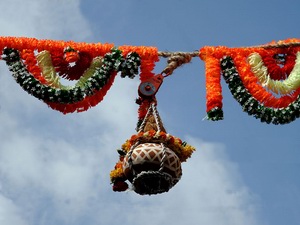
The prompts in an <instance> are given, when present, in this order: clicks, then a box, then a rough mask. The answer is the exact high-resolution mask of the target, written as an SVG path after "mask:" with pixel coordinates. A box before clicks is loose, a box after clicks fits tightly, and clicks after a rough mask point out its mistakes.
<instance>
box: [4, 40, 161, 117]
mask: <svg viewBox="0 0 300 225" xmlns="http://www.w3.org/2000/svg"><path fill="white" fill-rule="evenodd" d="M0 49H1V51H2V57H1V59H2V60H4V61H6V64H7V65H8V66H9V70H10V71H11V72H12V74H13V77H14V78H15V80H16V82H17V83H18V84H19V85H20V86H21V87H22V88H23V89H24V90H25V91H27V92H28V93H29V94H31V95H33V96H34V97H36V98H38V99H40V100H42V101H43V102H45V103H46V104H47V105H48V106H49V107H51V108H52V109H54V110H58V111H60V112H62V113H64V114H66V113H72V112H82V111H86V110H88V109H89V108H90V107H93V106H95V105H97V104H98V103H99V102H101V101H102V100H103V98H104V96H105V95H106V93H107V91H108V90H109V89H110V88H111V86H112V84H113V82H114V79H115V77H116V75H117V73H118V72H120V74H121V77H127V76H128V77H130V78H133V77H134V76H135V75H137V74H138V68H139V67H140V72H141V75H143V76H144V77H147V76H148V77H151V76H152V75H153V73H152V70H153V68H154V65H155V62H156V61H158V55H157V49H156V48H153V47H144V46H141V47H131V46H120V47H119V48H116V47H114V46H113V45H112V44H99V43H98V44H87V43H75V42H64V41H52V40H37V39H34V38H14V37H0ZM61 78H64V79H67V80H73V81H74V80H76V81H77V83H76V84H75V85H74V86H65V85H63V84H62V82H61Z"/></svg>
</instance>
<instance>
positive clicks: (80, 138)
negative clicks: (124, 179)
mask: <svg viewBox="0 0 300 225" xmlns="http://www.w3.org/2000/svg"><path fill="white" fill-rule="evenodd" d="M58 4H59V7H57V5H58ZM78 7H79V1H71V0H68V1H58V0H55V1H50V0H48V1H39V0H35V1H28V2H25V1H23V0H19V1H10V2H9V3H4V2H0V8H6V10H4V11H2V13H1V14H0V21H1V22H0V25H1V35H16V36H34V37H37V38H54V39H75V40H76V39H77V40H80V41H84V39H85V38H87V37H88V36H89V35H91V32H90V30H89V26H88V23H87V22H86V21H85V19H84V18H83V16H82V15H81V14H80V10H79V8H78ZM24 12H26V15H25V16H24ZM12 18H13V19H12ZM78 27H79V28H80V29H78ZM3 63H4V62H2V64H3ZM0 71H1V74H2V76H1V77H0V82H1V89H0V106H1V108H0V124H1V126H0V136H1V142H0V184H1V192H0V223H1V224H14V225H25V224H30V225H52V224H61V225H63V224H69V225H70V224H74V225H75V224H78V225H81V224H90V225H94V224H117V223H123V224H132V225H134V224H141V223H143V224H145V225H147V224H158V223H160V224H162V223H163V224H166V223H168V224H169V223H170V224H171V223H172V224H174V225H176V224H214V225H218V224H222V225H226V224H230V225H235V224H243V225H247V224H249V225H250V224H251V225H253V224H256V220H257V218H256V216H257V215H256V211H255V209H256V207H257V205H256V199H255V198H254V197H253V195H251V193H250V192H249V190H248V189H247V187H246V186H245V185H244V184H243V182H242V180H241V178H240V177H239V173H238V168H237V167H236V166H235V165H234V164H233V163H232V162H230V160H229V159H228V158H226V153H225V152H224V150H223V149H222V148H220V146H216V145H215V144H209V143H205V142H201V141H199V140H197V139H195V138H190V139H189V142H190V143H192V144H194V145H196V146H197V147H198V152H197V153H195V155H194V157H193V158H192V159H191V160H190V161H189V162H187V163H185V164H183V169H184V170H183V173H184V175H183V178H182V181H180V182H179V183H178V184H177V185H176V186H175V187H174V188H173V189H171V190H170V191H169V193H167V194H162V195H157V196H151V197H148V196H138V195H136V194H135V193H133V192H129V193H113V192H112V191H111V187H110V186H109V179H108V174H109V171H110V170H111V169H112V168H113V166H114V163H115V160H117V153H116V152H115V151H114V149H116V148H118V147H120V145H121V144H122V142H123V141H124V140H125V139H126V138H129V137H130V135H131V134H132V133H134V128H135V123H136V116H137V113H136V110H137V106H136V105H135V104H134V98H135V97H136V87H137V81H131V80H120V79H117V80H116V82H115V85H114V86H113V87H112V89H111V90H110V91H109V92H108V94H107V96H106V98H105V99H104V101H103V103H101V104H100V105H99V106H98V107H96V108H93V109H91V110H89V111H88V112H85V113H82V114H74V115H68V116H64V115H61V114H60V113H57V112H54V111H51V110H50V109H48V108H47V107H46V106H45V105H44V103H42V102H39V101H37V100H36V99H34V98H33V97H31V96H29V95H28V94H27V93H25V92H24V91H23V90H21V88H20V87H18V86H17V84H15V82H14V81H13V79H12V78H11V77H10V76H9V72H8V70H7V68H6V67H5V66H1V67H0ZM108 99H109V100H108ZM149 213H150V214H149ZM1 220H2V221H4V222H3V223H2V221H1Z"/></svg>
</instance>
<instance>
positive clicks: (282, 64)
mask: <svg viewBox="0 0 300 225" xmlns="http://www.w3.org/2000/svg"><path fill="white" fill-rule="evenodd" d="M299 42H300V40H299V39H288V40H285V41H279V42H278V43H270V45H264V46H257V47H245V48H228V47H223V46H219V47H203V48H202V49H200V54H199V56H200V58H201V59H202V60H203V61H205V64H206V89H207V92H208V93H207V118H208V119H210V120H220V119H223V111H222V98H221V97H220V95H221V84H220V81H219V79H218V78H219V77H220V75H221V72H223V75H225V74H224V73H225V71H224V70H221V69H220V63H221V62H220V61H221V60H222V59H223V57H230V58H231V59H232V60H233V64H234V65H235V69H236V73H237V74H238V76H239V77H240V81H241V82H242V84H243V87H244V88H245V89H243V91H247V93H248V94H249V95H248V94H247V97H248V100H249V102H252V101H253V99H255V101H257V102H258V103H259V104H260V106H263V107H265V108H263V110H262V112H264V113H265V112H269V111H270V112H271V113H266V114H268V115H269V116H270V114H271V115H272V118H275V117H278V118H277V119H274V124H278V123H279V124H284V123H288V122H289V121H293V120H294V119H295V118H297V116H294V114H297V113H295V112H293V116H291V119H288V118H286V119H282V118H281V117H282V115H281V113H280V112H286V111H289V112H291V111H295V110H298V108H297V106H295V105H294V104H296V103H297V100H298V99H299V94H300V88H299V85H298V76H299V75H298V74H299V72H298V71H299V70H298V66H297V62H295V61H296V52H299V51H300V47H299V46H300V45H299ZM254 53H255V54H259V55H261V56H262V62H263V63H264V65H265V67H266V68H267V69H268V70H270V71H271V72H269V73H268V74H266V77H265V78H266V79H268V82H269V84H270V86H269V89H271V90H273V91H274V92H275V93H274V94H281V96H279V97H278V96H275V95H274V94H272V93H270V92H268V89H265V88H264V85H262V83H264V82H263V80H262V79H261V80H259V79H258V76H256V75H258V74H256V75H255V73H254V72H253V65H252V66H251V65H250V64H249V63H248V61H247V58H248V57H249V56H250V55H251V54H254ZM250 59H251V57H250ZM276 60H277V61H276ZM278 60H279V61H278ZM217 61H218V62H219V63H217ZM269 67H270V68H269ZM258 70H259V69H258V68H257V70H256V71H258ZM259 71H260V72H261V70H259ZM229 77H230V78H229V80H227V82H228V83H232V82H231V80H230V79H233V77H232V76H229ZM283 79H286V81H282V80H283ZM271 80H273V81H274V82H273V81H272V82H270V81H271ZM275 80H276V82H275ZM235 81H236V82H237V80H235ZM260 81H261V82H260ZM282 83H283V84H288V85H286V87H284V86H283V85H281V84H282ZM272 84H273V87H274V88H272ZM278 84H279V85H278ZM275 86H277V88H275ZM278 86H281V87H279V88H278ZM288 86H290V87H288ZM214 90H215V93H214ZM240 90H241V89H240ZM276 90H277V91H276ZM279 90H280V91H279ZM276 92H277V93H276ZM233 94H236V92H235V91H233ZM214 95H216V96H214ZM212 96H213V97H212ZM234 97H235V96H234ZM244 97H245V96H244ZM235 98H236V97H235ZM237 100H238V99H237ZM255 104H256V103H255ZM283 109H285V110H283ZM272 110H275V111H272ZM250 114H251V113H250ZM256 117H258V118H261V115H256ZM266 117H268V116H266ZM264 120H265V119H264V118H262V121H264ZM266 120H267V121H268V122H269V119H266ZM272 120H273V119H271V121H272ZM271 121H270V122H271Z"/></svg>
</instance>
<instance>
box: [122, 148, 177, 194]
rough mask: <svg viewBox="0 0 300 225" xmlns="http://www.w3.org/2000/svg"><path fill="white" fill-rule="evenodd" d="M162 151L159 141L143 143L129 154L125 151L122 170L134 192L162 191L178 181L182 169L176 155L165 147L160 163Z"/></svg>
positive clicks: (151, 192) (153, 192)
mask: <svg viewBox="0 0 300 225" xmlns="http://www.w3.org/2000/svg"><path fill="white" fill-rule="evenodd" d="M163 152H164V146H162V145H161V144H159V143H143V144H140V145H138V146H137V147H136V148H135V149H133V151H132V154H131V156H130V153H127V155H126V156H125V158H124V161H123V171H124V173H125V175H126V177H127V179H128V180H129V181H130V182H131V183H132V185H133V189H134V191H135V192H137V193H139V194H142V195H143V194H149V195H151V194H158V193H163V192H167V191H169V189H170V188H172V187H173V186H174V185H175V184H176V183H177V182H178V181H179V179H180V177H181V175H182V170H181V162H180V160H179V158H178V156H177V155H176V154H175V153H174V152H173V151H172V150H171V149H169V148H167V147H165V159H164V162H163V164H162V160H163V156H164V153H163ZM130 160H131V161H132V167H130V163H129V162H130ZM162 165H163V166H162ZM160 168H162V169H161V170H160Z"/></svg>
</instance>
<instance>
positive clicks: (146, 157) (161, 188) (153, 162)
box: [110, 102, 195, 195]
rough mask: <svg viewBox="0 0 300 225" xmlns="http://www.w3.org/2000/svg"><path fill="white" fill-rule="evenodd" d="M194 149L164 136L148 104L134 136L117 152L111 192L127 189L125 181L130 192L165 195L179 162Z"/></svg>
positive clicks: (177, 176)
mask: <svg viewBox="0 0 300 225" xmlns="http://www.w3.org/2000/svg"><path fill="white" fill-rule="evenodd" d="M194 150H195V149H194V148H193V147H192V146H190V145H188V144H187V143H186V142H182V141H181V140H180V139H179V138H177V137H174V136H172V135H171V134H168V133H166V130H165V128H164V127H163V123H162V121H161V118H160V116H159V114H158V111H157V108H156V103H155V102H152V103H151V104H150V106H149V108H148V111H147V114H146V116H145V118H144V120H143V122H142V124H141V125H140V127H139V130H138V133H137V134H135V135H133V136H132V137H131V138H130V139H129V140H127V141H126V142H125V143H124V144H123V145H122V149H121V150H119V151H118V152H119V154H120V160H119V162H118V163H117V164H116V166H115V169H114V170H113V171H111V173H110V177H111V182H112V183H113V190H114V191H125V190H127V188H128V185H126V184H125V181H126V180H128V181H129V182H130V183H131V184H132V189H133V190H134V191H135V192H136V193H138V194H141V195H145V194H147V195H152V194H158V193H163V192H167V191H169V190H170V189H171V188H172V187H173V186H174V185H175V184H176V183H177V182H178V181H179V180H180V178H181V175H182V169H181V163H182V162H185V161H186V160H187V159H188V158H189V157H190V156H191V155H192V153H193V151H194ZM125 187H127V188H125Z"/></svg>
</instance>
